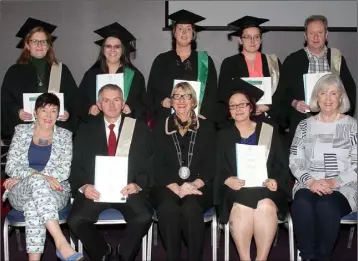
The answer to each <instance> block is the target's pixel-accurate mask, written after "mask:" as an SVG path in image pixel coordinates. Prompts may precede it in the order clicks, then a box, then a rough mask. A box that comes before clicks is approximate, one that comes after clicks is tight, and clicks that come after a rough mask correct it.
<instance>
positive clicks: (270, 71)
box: [218, 16, 281, 127]
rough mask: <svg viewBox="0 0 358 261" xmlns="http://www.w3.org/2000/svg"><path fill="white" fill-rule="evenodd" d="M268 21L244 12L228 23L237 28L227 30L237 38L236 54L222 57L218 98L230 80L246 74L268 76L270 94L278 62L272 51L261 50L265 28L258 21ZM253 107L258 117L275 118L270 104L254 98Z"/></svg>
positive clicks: (246, 75) (230, 35) (227, 86)
mask: <svg viewBox="0 0 358 261" xmlns="http://www.w3.org/2000/svg"><path fill="white" fill-rule="evenodd" d="M267 21H269V20H268V19H264V18H257V17H252V16H244V17H242V18H240V19H238V20H236V21H234V22H232V23H229V24H228V25H229V26H233V27H235V28H238V30H237V31H235V32H233V33H230V34H229V37H232V36H237V37H238V40H239V44H240V47H239V52H240V53H238V54H236V55H233V56H230V57H227V58H226V59H224V61H223V63H222V65H221V69H220V75H219V90H218V92H219V99H220V100H222V97H225V96H226V95H227V90H228V89H229V86H230V82H231V81H232V80H233V79H235V78H246V80H250V81H252V80H254V79H248V78H257V77H271V94H272V95H273V94H274V93H275V90H276V87H277V84H278V81H279V75H280V66H281V63H280V61H279V59H278V58H277V56H276V55H274V54H271V55H268V54H263V53H261V44H262V34H263V33H265V32H267V31H268V30H265V29H263V28H261V27H260V25H261V24H263V23H265V22H267ZM258 103H259V105H257V108H256V116H257V117H258V118H260V120H266V119H267V117H265V116H270V117H271V118H272V119H273V120H275V119H274V118H275V117H274V115H273V113H272V111H271V105H270V104H261V102H258ZM224 107H225V105H223V104H221V105H220V109H221V111H222V115H226V116H227V113H228V111H227V110H224ZM226 123H227V121H226V120H224V121H223V125H221V124H220V126H221V127H224V126H226V125H227V124H226Z"/></svg>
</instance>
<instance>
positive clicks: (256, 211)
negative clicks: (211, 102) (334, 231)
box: [215, 79, 290, 260]
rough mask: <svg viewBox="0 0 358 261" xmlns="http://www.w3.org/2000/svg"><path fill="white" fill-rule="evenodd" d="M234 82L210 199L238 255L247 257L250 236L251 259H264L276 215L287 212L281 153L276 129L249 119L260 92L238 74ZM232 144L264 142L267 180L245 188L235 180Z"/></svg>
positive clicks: (221, 136)
mask: <svg viewBox="0 0 358 261" xmlns="http://www.w3.org/2000/svg"><path fill="white" fill-rule="evenodd" d="M237 81H241V82H240V85H239V86H240V90H238V91H236V92H234V94H232V95H231V97H230V98H229V109H230V114H231V117H232V118H233V119H234V124H232V125H231V126H230V127H229V128H227V129H223V130H221V131H220V132H219V134H218V152H217V153H218V157H217V158H218V161H217V167H218V172H217V176H216V184H215V185H216V188H217V189H216V191H217V197H216V198H215V200H216V202H215V203H216V205H219V210H220V211H219V214H220V221H221V222H222V223H224V224H226V223H227V222H228V221H229V222H230V230H231V234H232V237H233V239H234V242H235V244H236V247H237V250H238V252H239V255H240V260H251V258H250V245H251V240H252V237H254V238H255V242H256V248H257V255H256V259H255V260H267V256H268V254H269V251H270V248H271V244H272V241H273V239H274V237H275V232H276V229H277V219H278V217H279V218H280V219H283V218H284V217H285V215H286V212H287V198H288V196H289V193H290V188H289V186H288V180H289V177H290V176H289V174H288V173H289V172H288V164H287V162H286V161H285V159H286V158H287V157H285V155H284V154H283V150H282V146H281V144H280V140H279V138H278V134H277V130H276V129H274V128H273V127H272V126H271V125H269V124H267V123H264V122H261V121H257V122H255V121H252V120H251V117H252V116H254V115H255V109H256V101H257V100H259V99H260V98H261V97H262V95H263V92H262V91H261V90H260V89H258V88H256V87H254V86H252V85H250V84H248V83H245V82H244V83H242V82H243V81H242V80H240V79H238V80H235V81H233V85H235V84H236V83H237ZM237 86H238V85H235V86H233V87H236V88H237ZM233 89H234V88H233ZM236 144H246V145H263V146H265V147H266V150H267V154H266V155H267V163H266V166H267V174H268V175H267V176H268V179H267V180H262V183H263V184H262V185H263V186H262V187H245V180H242V179H239V177H238V173H237V163H236V155H235V154H236V153H235V146H236ZM239 164H240V159H239ZM246 183H248V181H247V182H246Z"/></svg>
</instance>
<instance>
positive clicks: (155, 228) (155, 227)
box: [153, 221, 158, 246]
mask: <svg viewBox="0 0 358 261" xmlns="http://www.w3.org/2000/svg"><path fill="white" fill-rule="evenodd" d="M153 245H155V246H157V245H158V224H157V223H156V222H155V221H154V222H153Z"/></svg>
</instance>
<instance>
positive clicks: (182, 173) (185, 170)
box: [172, 131, 197, 180]
mask: <svg viewBox="0 0 358 261" xmlns="http://www.w3.org/2000/svg"><path fill="white" fill-rule="evenodd" d="M196 133H197V132H196V131H193V132H192V133H191V136H190V143H189V150H188V166H183V160H182V153H181V147H180V145H179V140H178V136H177V133H174V134H173V135H172V138H173V142H174V145H175V149H176V151H177V156H178V161H179V165H180V168H179V171H178V174H179V177H180V178H181V179H184V180H185V179H187V178H189V177H190V169H189V167H190V164H191V160H192V159H193V151H194V145H195V140H196Z"/></svg>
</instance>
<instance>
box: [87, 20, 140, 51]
mask: <svg viewBox="0 0 358 261" xmlns="http://www.w3.org/2000/svg"><path fill="white" fill-rule="evenodd" d="M94 32H95V33H96V34H98V35H99V36H101V37H102V38H103V39H101V40H98V41H96V42H95V43H96V44H98V45H100V46H102V44H103V42H104V40H105V39H106V38H108V37H111V36H114V37H118V38H119V39H120V40H121V42H122V43H123V44H129V46H130V52H132V51H135V50H136V49H135V41H136V40H137V39H136V38H135V37H134V36H133V34H131V33H130V32H129V31H128V30H127V29H126V28H124V27H123V26H122V25H120V24H119V23H117V22H114V23H112V24H109V25H106V26H104V27H102V28H100V29H97V30H95V31H94Z"/></svg>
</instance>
